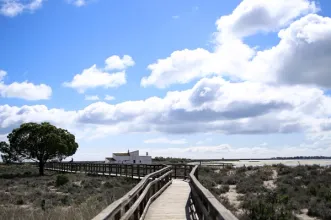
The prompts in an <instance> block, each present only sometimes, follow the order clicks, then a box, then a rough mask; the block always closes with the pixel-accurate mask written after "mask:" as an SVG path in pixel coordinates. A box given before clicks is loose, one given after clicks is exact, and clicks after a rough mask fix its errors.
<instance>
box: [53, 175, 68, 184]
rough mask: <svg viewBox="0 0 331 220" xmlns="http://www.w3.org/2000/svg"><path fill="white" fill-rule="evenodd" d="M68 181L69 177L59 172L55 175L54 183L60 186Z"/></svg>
mask: <svg viewBox="0 0 331 220" xmlns="http://www.w3.org/2000/svg"><path fill="white" fill-rule="evenodd" d="M68 182H69V178H68V177H67V176H66V175H62V174H61V175H58V176H57V177H56V182H55V185H56V186H62V185H64V184H66V183H68Z"/></svg>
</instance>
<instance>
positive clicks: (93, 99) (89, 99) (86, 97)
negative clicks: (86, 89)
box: [85, 95, 99, 101]
mask: <svg viewBox="0 0 331 220" xmlns="http://www.w3.org/2000/svg"><path fill="white" fill-rule="evenodd" d="M85 100H88V101H97V100H99V97H98V96H97V95H86V96H85Z"/></svg>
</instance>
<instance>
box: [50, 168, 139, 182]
mask: <svg viewBox="0 0 331 220" xmlns="http://www.w3.org/2000/svg"><path fill="white" fill-rule="evenodd" d="M45 170H52V171H58V172H66V173H84V174H88V173H90V174H94V175H98V176H114V177H116V176H118V177H127V178H131V179H137V180H138V179H142V178H143V176H128V175H123V174H116V173H100V172H96V173H95V172H84V171H70V170H61V169H52V168H45Z"/></svg>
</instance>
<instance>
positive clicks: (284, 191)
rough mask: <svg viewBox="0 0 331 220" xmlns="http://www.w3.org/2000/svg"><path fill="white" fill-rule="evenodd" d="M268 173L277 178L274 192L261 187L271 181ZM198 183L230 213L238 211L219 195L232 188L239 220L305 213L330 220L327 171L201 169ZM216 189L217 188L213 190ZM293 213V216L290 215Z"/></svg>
mask: <svg viewBox="0 0 331 220" xmlns="http://www.w3.org/2000/svg"><path fill="white" fill-rule="evenodd" d="M272 170H276V171H277V173H278V178H277V179H276V180H275V181H274V183H275V184H276V186H277V187H276V188H274V189H270V188H266V187H265V186H264V185H263V182H264V181H268V180H271V179H272V173H273V171H272ZM199 180H200V182H201V183H202V184H203V185H204V186H205V187H206V188H207V189H209V190H210V191H211V192H212V193H213V194H214V195H215V196H216V197H217V198H218V199H219V200H220V201H221V202H222V203H223V205H224V206H226V207H227V208H228V209H230V210H234V211H236V210H238V208H236V207H234V206H233V205H232V204H231V203H230V202H229V201H227V199H226V198H224V196H222V194H224V193H226V192H227V191H226V190H223V187H226V186H227V185H236V191H237V193H241V194H243V196H239V198H238V199H239V200H240V201H241V205H240V207H239V209H241V210H242V212H240V213H241V214H240V215H238V217H239V219H245V220H248V219H260V220H264V219H277V220H279V219H284V220H285V219H296V216H295V213H300V210H302V209H308V215H309V216H311V217H318V218H319V219H325V220H329V219H331V168H329V167H320V166H316V165H314V166H296V167H287V166H284V165H274V166H264V167H241V168H232V169H231V168H226V169H221V170H220V171H219V173H216V172H215V169H211V168H207V167H202V168H201V169H200V170H199ZM217 185H221V187H220V186H218V188H220V189H216V188H215V187H216V186H217ZM293 213H294V214H293Z"/></svg>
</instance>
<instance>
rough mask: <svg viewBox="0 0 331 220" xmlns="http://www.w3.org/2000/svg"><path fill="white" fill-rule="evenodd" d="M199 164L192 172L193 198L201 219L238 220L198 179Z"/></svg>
mask: <svg viewBox="0 0 331 220" xmlns="http://www.w3.org/2000/svg"><path fill="white" fill-rule="evenodd" d="M197 178H198V166H195V167H194V168H193V169H192V171H191V173H190V187H191V195H190V197H191V199H192V201H193V204H192V205H194V209H195V212H196V214H197V215H198V218H199V219H203V220H204V219H215V220H238V219H237V218H236V217H235V216H234V215H233V214H232V213H231V212H230V211H229V210H228V209H226V208H225V207H224V206H223V205H222V204H221V203H220V202H219V201H218V200H217V199H216V198H215V196H213V194H212V193H211V192H210V191H209V190H208V189H206V188H205V187H204V186H202V184H201V183H200V182H199V181H198V179H197Z"/></svg>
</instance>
